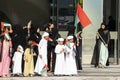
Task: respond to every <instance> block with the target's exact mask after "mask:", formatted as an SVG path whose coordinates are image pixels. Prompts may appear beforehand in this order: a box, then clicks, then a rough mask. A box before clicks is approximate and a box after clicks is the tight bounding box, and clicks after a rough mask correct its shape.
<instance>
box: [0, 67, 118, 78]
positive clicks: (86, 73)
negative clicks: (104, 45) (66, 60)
mask: <svg viewBox="0 0 120 80" xmlns="http://www.w3.org/2000/svg"><path fill="white" fill-rule="evenodd" d="M0 80H120V65H110V66H109V67H106V68H105V69H97V68H94V67H93V66H91V65H83V70H80V71H78V75H77V76H53V74H52V73H48V77H41V76H34V77H10V78H0Z"/></svg>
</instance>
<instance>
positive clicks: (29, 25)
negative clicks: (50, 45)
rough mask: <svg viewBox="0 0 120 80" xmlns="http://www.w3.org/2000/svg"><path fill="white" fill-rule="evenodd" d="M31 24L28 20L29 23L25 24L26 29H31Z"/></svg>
mask: <svg viewBox="0 0 120 80" xmlns="http://www.w3.org/2000/svg"><path fill="white" fill-rule="evenodd" d="M31 23H32V20H30V21H29V22H28V24H27V27H28V29H30V28H31Z"/></svg>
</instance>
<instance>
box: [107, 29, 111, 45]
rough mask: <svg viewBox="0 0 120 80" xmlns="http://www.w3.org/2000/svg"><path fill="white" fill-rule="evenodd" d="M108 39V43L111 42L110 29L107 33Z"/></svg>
mask: <svg viewBox="0 0 120 80" xmlns="http://www.w3.org/2000/svg"><path fill="white" fill-rule="evenodd" d="M107 37H108V39H107V44H109V42H110V32H109V31H108V35H107Z"/></svg>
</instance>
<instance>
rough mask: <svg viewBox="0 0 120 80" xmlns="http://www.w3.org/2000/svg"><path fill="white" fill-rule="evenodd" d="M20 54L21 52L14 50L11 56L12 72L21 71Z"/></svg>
mask: <svg viewBox="0 0 120 80" xmlns="http://www.w3.org/2000/svg"><path fill="white" fill-rule="evenodd" d="M22 54H23V53H21V52H15V53H14V56H13V59H12V60H13V61H14V65H13V74H17V73H22V66H21V65H22Z"/></svg>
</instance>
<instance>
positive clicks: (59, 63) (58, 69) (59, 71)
mask: <svg viewBox="0 0 120 80" xmlns="http://www.w3.org/2000/svg"><path fill="white" fill-rule="evenodd" d="M61 51H62V52H61ZM55 53H56V64H55V71H54V74H55V75H63V72H64V71H63V68H64V67H63V66H64V61H65V60H64V45H59V44H58V45H57V46H56V47H55Z"/></svg>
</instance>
